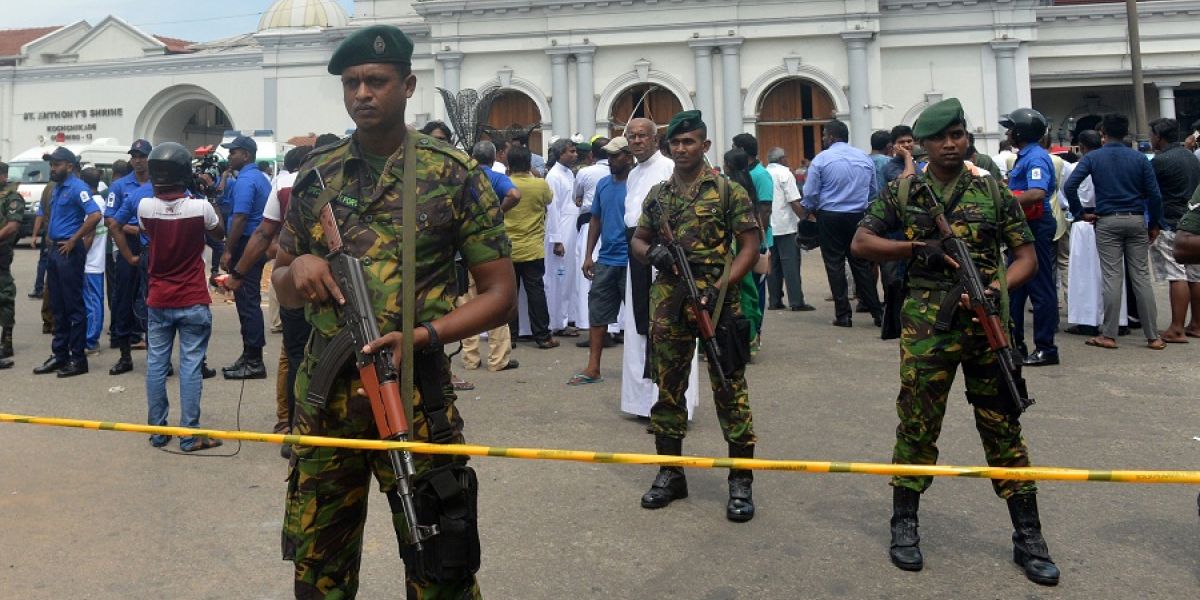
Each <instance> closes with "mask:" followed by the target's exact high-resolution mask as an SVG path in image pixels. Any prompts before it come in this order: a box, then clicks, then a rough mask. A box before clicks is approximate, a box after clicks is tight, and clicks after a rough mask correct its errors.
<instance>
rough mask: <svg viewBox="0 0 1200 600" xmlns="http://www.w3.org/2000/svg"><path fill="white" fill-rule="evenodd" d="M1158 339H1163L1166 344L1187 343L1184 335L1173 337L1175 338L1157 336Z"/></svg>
mask: <svg viewBox="0 0 1200 600" xmlns="http://www.w3.org/2000/svg"><path fill="white" fill-rule="evenodd" d="M1159 339H1161V340H1162V341H1164V342H1166V343H1168V344H1187V343H1189V342H1188V339H1187V338H1186V337H1181V338H1175V339H1171V338H1165V337H1164V338H1159Z"/></svg>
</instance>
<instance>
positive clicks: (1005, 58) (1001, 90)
mask: <svg viewBox="0 0 1200 600" xmlns="http://www.w3.org/2000/svg"><path fill="white" fill-rule="evenodd" d="M991 45H992V53H993V54H994V55H995V57H996V109H997V111H998V112H999V114H1002V115H1007V114H1008V113H1011V112H1012V111H1014V110H1017V109H1018V108H1020V105H1019V102H1020V100H1019V99H1018V97H1017V49H1018V48H1020V47H1021V42H1020V40H994V41H992V43H991Z"/></svg>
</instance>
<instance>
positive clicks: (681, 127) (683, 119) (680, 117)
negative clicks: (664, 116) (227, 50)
mask: <svg viewBox="0 0 1200 600" xmlns="http://www.w3.org/2000/svg"><path fill="white" fill-rule="evenodd" d="M705 127H706V126H705V125H704V121H702V120H701V119H700V111H698V110H685V111H683V112H681V113H679V114H677V115H675V116H674V117H671V122H670V123H668V124H667V139H670V138H671V137H672V136H674V135H675V134H677V133H687V132H689V131H696V130H697V129H702V128H705Z"/></svg>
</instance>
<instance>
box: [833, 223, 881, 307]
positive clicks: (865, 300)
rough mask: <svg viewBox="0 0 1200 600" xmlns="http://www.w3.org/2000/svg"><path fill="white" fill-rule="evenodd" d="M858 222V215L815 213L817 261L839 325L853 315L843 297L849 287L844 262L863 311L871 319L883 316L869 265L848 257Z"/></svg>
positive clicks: (864, 260)
mask: <svg viewBox="0 0 1200 600" xmlns="http://www.w3.org/2000/svg"><path fill="white" fill-rule="evenodd" d="M862 218H863V213H861V212H852V213H842V212H831V211H827V210H823V211H820V212H818V213H817V235H818V239H820V241H821V258H823V259H824V261H825V275H826V277H828V278H829V291H830V292H832V293H833V302H834V311H835V314H836V315H837V320H839V321H850V320H851V317H852V316H853V314H854V313H853V309H852V308H851V306H850V298H849V296H848V295H847V294H848V288H849V284H848V283H847V282H846V261H850V274H851V275H852V276H853V277H854V287H855V289H856V293H857V295H858V301H859V302H861V303H862V304H863V306H866V307H867V310H868V311H870V312H871V316H872V317H875V318H881V317H882V316H883V306H882V305H881V304H880V302H879V291H878V289H876V286H877V281H876V275H875V270H874V268H872V265H871V261H868V260H866V259H864V258H856V257H854V256H851V255H850V242H851V241H852V240H853V239H854V232H855V231H857V230H858V222H859V221H861V220H862Z"/></svg>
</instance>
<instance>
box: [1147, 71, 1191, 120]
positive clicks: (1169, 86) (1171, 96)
mask: <svg viewBox="0 0 1200 600" xmlns="http://www.w3.org/2000/svg"><path fill="white" fill-rule="evenodd" d="M1179 85H1180V82H1178V81H1159V82H1156V83H1155V84H1154V87H1156V88H1158V116H1159V117H1160V118H1163V119H1174V118H1175V88H1177V87H1179ZM1188 126H1189V125H1188V124H1186V123H1185V124H1184V127H1185V128H1186V127H1188Z"/></svg>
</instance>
